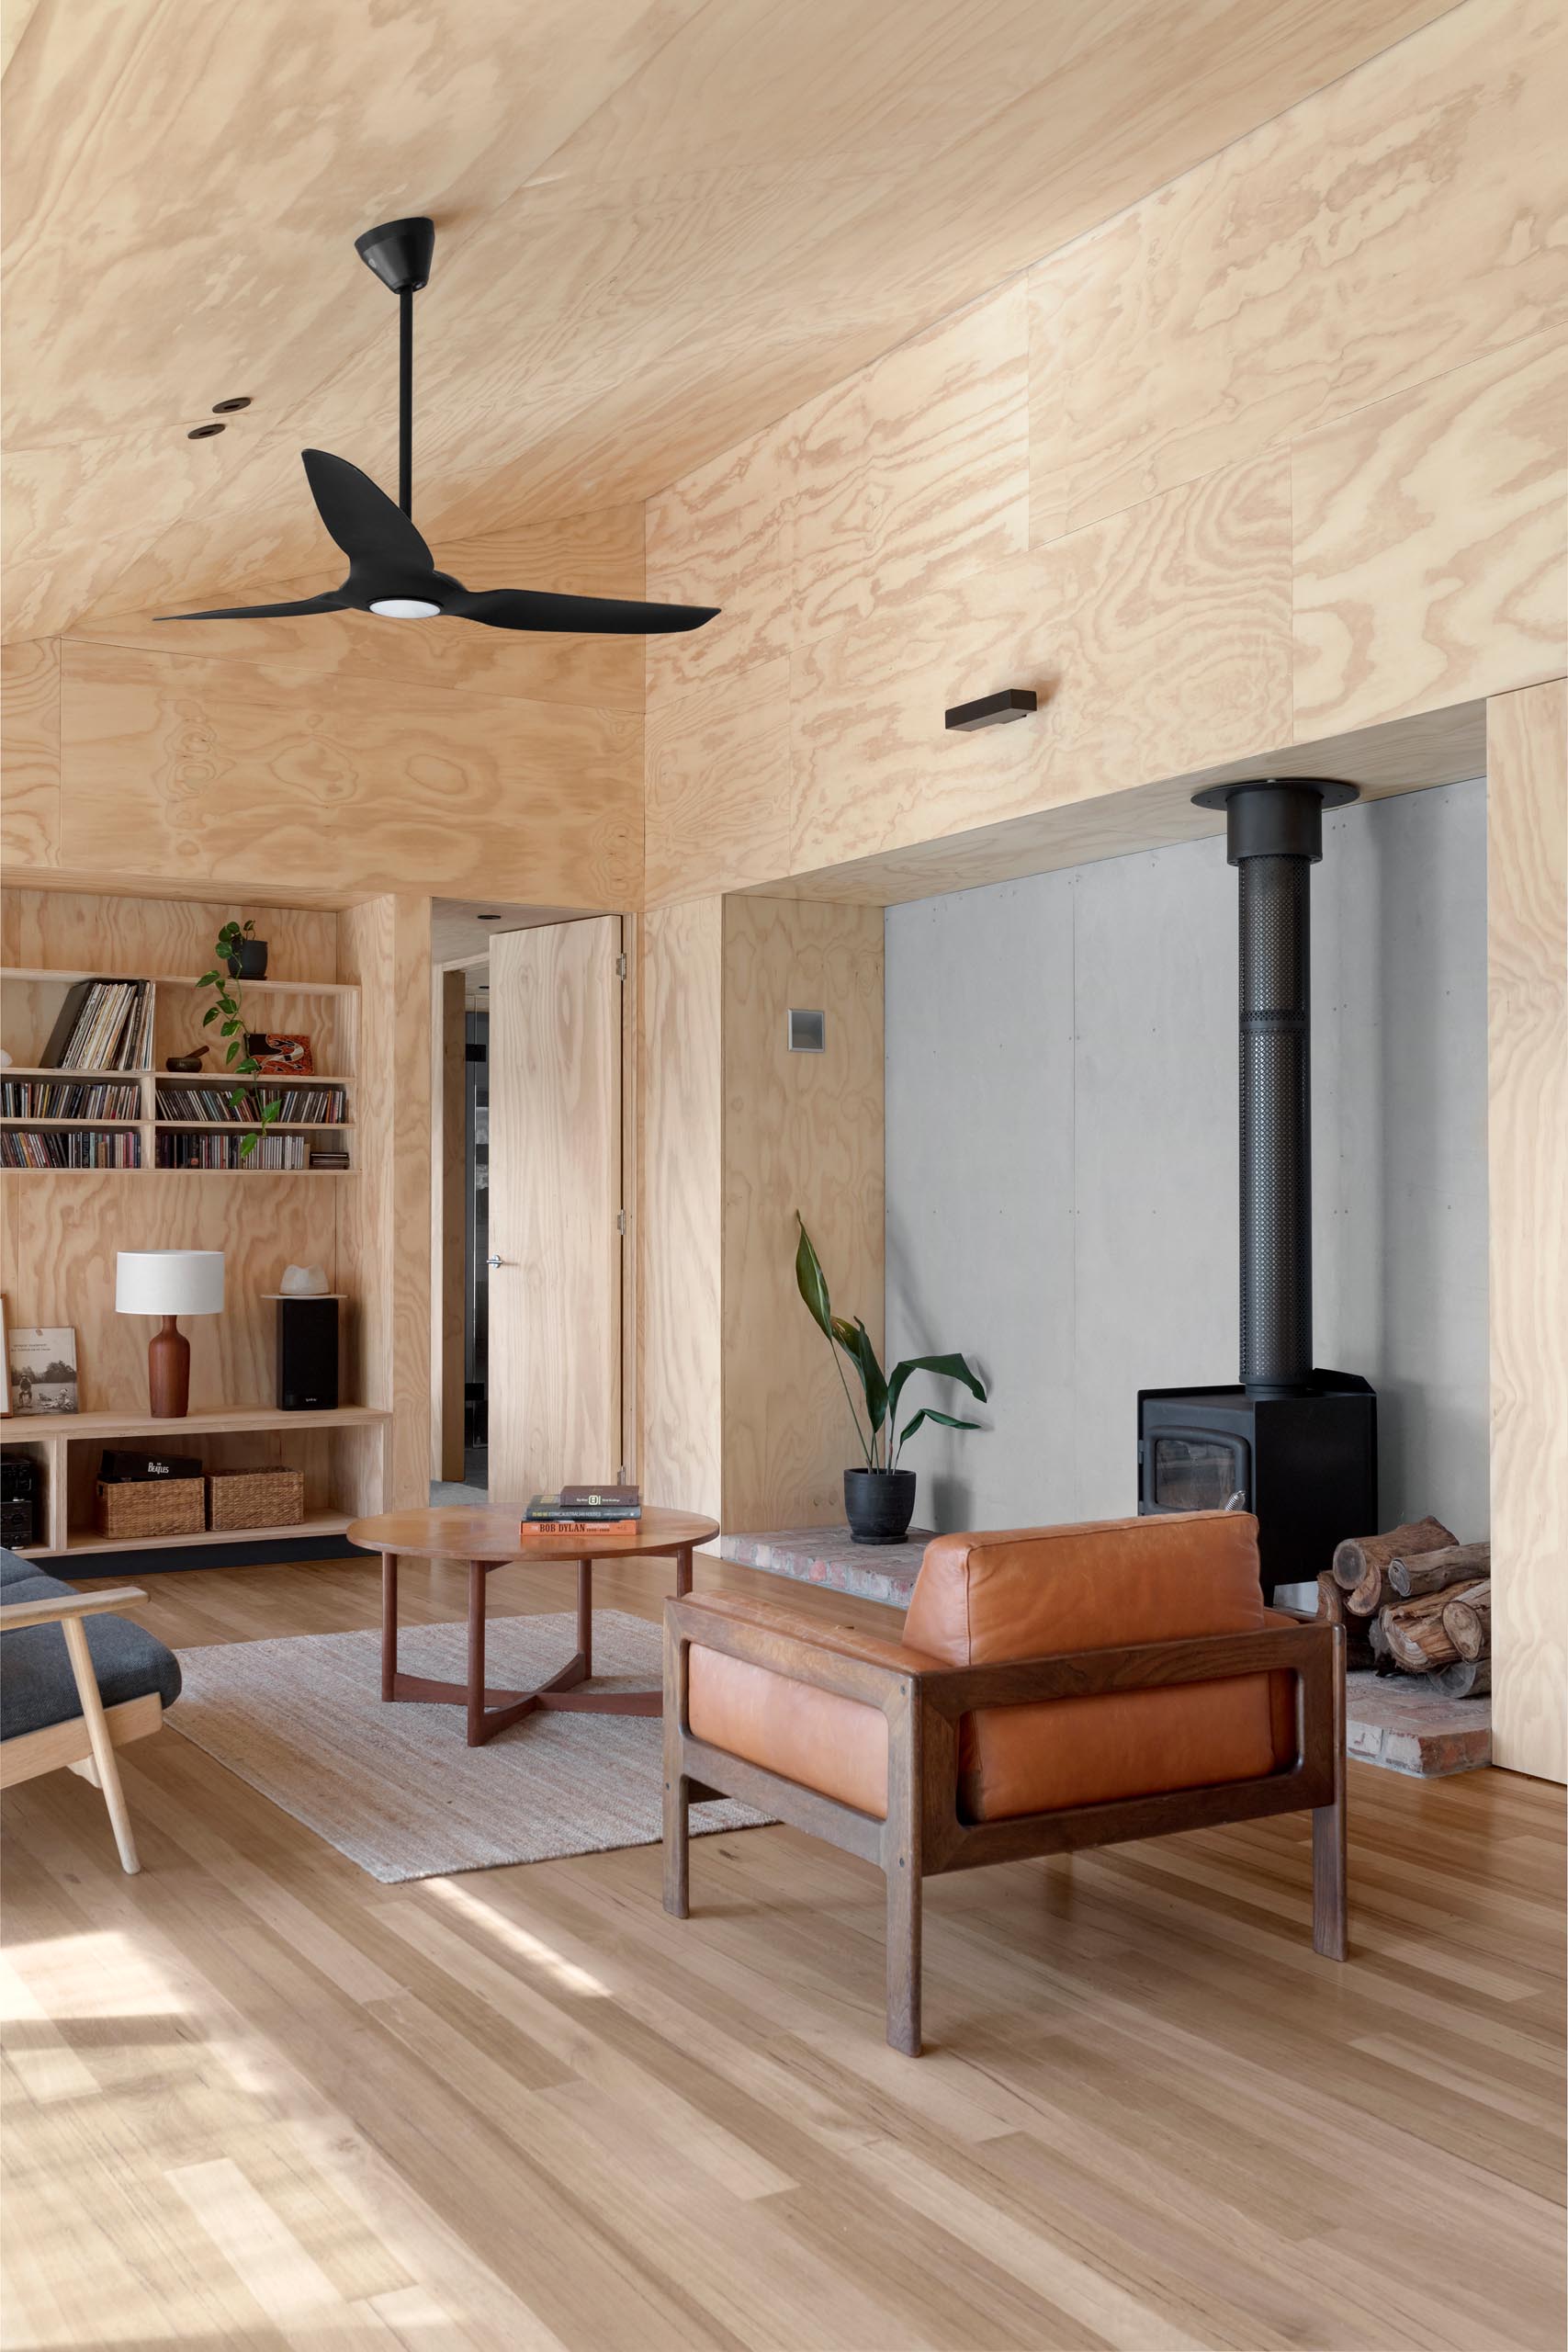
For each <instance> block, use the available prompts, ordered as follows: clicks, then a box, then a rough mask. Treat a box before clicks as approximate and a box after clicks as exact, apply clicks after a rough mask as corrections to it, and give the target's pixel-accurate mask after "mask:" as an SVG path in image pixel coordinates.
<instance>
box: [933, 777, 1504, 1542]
mask: <svg viewBox="0 0 1568 2352" xmlns="http://www.w3.org/2000/svg"><path fill="white" fill-rule="evenodd" d="M1485 820H1486V809H1485V786H1484V784H1483V783H1480V782H1477V783H1472V784H1461V785H1453V786H1446V787H1443V788H1440V789H1437V790H1433V791H1428V792H1416V793H1410V794H1407V795H1405V796H1403V797H1399V798H1396V799H1386V800H1381V801H1376V802H1372V803H1370V804H1368V805H1367V806H1365V807H1359V808H1354V809H1348V810H1346V811H1344V812H1342V813H1340V814H1338V815H1337V816H1333V817H1331V818H1329V819H1328V820H1327V822H1326V824H1325V854H1324V861H1323V864H1322V865H1320V866H1318V867H1317V868H1316V869H1315V870H1314V878H1313V919H1314V936H1313V946H1314V983H1313V998H1314V1016H1315V1034H1314V1088H1313V1107H1314V1174H1315V1192H1314V1250H1315V1305H1316V1356H1317V1361H1318V1363H1321V1364H1331V1365H1334V1366H1337V1368H1339V1369H1341V1370H1345V1371H1354V1372H1359V1373H1362V1374H1366V1375H1367V1376H1368V1377H1369V1378H1370V1379H1371V1381H1372V1382H1373V1383H1374V1385H1376V1387H1377V1389H1378V1393H1379V1405H1378V1410H1379V1422H1380V1433H1381V1440H1382V1449H1381V1450H1382V1464H1381V1475H1382V1521H1383V1523H1384V1524H1385V1525H1387V1524H1391V1523H1393V1521H1395V1520H1397V1519H1398V1518H1400V1517H1402V1516H1404V1515H1405V1514H1406V1513H1419V1512H1421V1511H1426V1510H1432V1511H1436V1512H1438V1514H1439V1515H1440V1516H1441V1517H1443V1518H1445V1519H1446V1520H1447V1521H1448V1522H1449V1524H1450V1526H1451V1527H1453V1528H1454V1529H1455V1530H1456V1531H1457V1532H1459V1533H1460V1534H1461V1535H1462V1536H1466V1537H1471V1536H1476V1535H1480V1534H1483V1533H1484V1532H1485V1531H1486V1528H1487V1524H1488V1512H1487V1329H1486V1060H1485V1039H1486V935H1485V920H1486V888H1485ZM886 989H887V1005H886V1055H887V1102H886V1148H887V1338H888V1346H889V1350H890V1351H891V1354H892V1356H893V1357H894V1358H897V1356H899V1355H904V1354H910V1353H914V1352H917V1351H918V1352H922V1353H923V1352H926V1351H932V1350H935V1349H939V1348H940V1349H947V1348H961V1349H963V1350H964V1351H966V1352H968V1353H970V1354H971V1355H972V1356H973V1357H974V1358H975V1360H976V1363H978V1364H979V1365H980V1366H981V1367H982V1368H983V1370H984V1372H985V1374H987V1379H988V1381H989V1383H990V1385H991V1387H992V1402H991V1404H990V1406H989V1407H988V1408H986V1410H985V1411H984V1413H983V1416H982V1418H984V1419H986V1420H987V1422H989V1423H990V1425H991V1426H990V1429H989V1431H988V1433H987V1434H984V1435H982V1434H978V1433H976V1434H975V1435H973V1436H959V1435H956V1434H952V1435H950V1434H949V1433H948V1432H947V1431H944V1430H937V1431H932V1430H930V1429H929V1428H928V1429H927V1430H922V1431H921V1432H920V1434H919V1437H918V1438H917V1439H916V1440H915V1441H914V1443H913V1445H912V1447H911V1450H910V1454H909V1457H908V1461H909V1464H910V1466H912V1467H915V1468H917V1469H919V1471H920V1472H921V1474H922V1477H921V1491H920V1498H919V1507H918V1510H917V1517H918V1519H919V1521H920V1522H921V1523H923V1524H926V1525H935V1526H937V1527H955V1526H964V1525H982V1526H983V1525H990V1526H998V1525H1000V1526H1006V1525H1020V1524H1027V1523H1030V1522H1032V1521H1054V1520H1068V1519H1078V1518H1099V1517H1103V1516H1109V1515H1112V1514H1117V1513H1121V1512H1124V1511H1130V1510H1134V1508H1135V1505H1136V1476H1135V1460H1134V1442H1135V1435H1136V1403H1135V1397H1136V1391H1137V1390H1138V1388H1139V1387H1141V1386H1157V1385H1168V1384H1172V1383H1177V1382H1187V1381H1194V1382H1197V1381H1229V1380H1234V1379H1235V1368H1236V1260H1235V1250H1236V1169H1235V1154H1236V1143H1235V1122H1236V1111H1235V1087H1236V1046H1235V875H1234V873H1233V872H1232V871H1231V870H1230V868H1229V867H1227V865H1226V864H1225V861H1224V844H1223V842H1218V841H1213V842H1197V843H1191V844H1186V845H1183V846H1180V847H1178V848H1172V849H1166V850H1160V851H1157V852H1156V853H1154V854H1149V855H1145V856H1136V857H1125V858H1116V859H1111V860H1107V861H1104V862H1102V863H1100V864H1097V865H1086V866H1080V867H1077V868H1076V869H1073V870H1071V871H1068V872H1064V873H1057V874H1048V875H1040V876H1035V877H1033V878H1032V879H1030V880H1027V881H1023V882H1010V883H1002V884H998V885H996V886H995V887H993V888H988V889H981V890H971V891H964V892H961V893H957V894H955V895H953V896H952V897H949V898H942V899H923V900H920V901H919V902H917V903H916V904H913V905H909V906H900V907H893V908H890V909H889V910H888V912H887V919H886ZM917 1385H918V1386H919V1395H920V1397H922V1398H923V1397H925V1396H926V1394H927V1393H928V1389H927V1385H925V1384H917ZM911 1393H914V1392H913V1391H911ZM943 1401H944V1402H950V1401H953V1400H951V1399H944V1400H943Z"/></svg>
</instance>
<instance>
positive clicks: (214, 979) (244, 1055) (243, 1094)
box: [197, 922, 283, 1159]
mask: <svg viewBox="0 0 1568 2352" xmlns="http://www.w3.org/2000/svg"><path fill="white" fill-rule="evenodd" d="M254 930H255V925H254V922H243V923H242V922H226V923H225V924H224V926H223V928H222V930H221V931H220V933H219V934H218V940H217V944H216V945H215V946H214V948H213V951H212V952H213V954H214V956H216V957H217V959H218V960H217V962H216V964H215V965H214V967H213V968H212V970H211V971H210V972H203V974H202V976H201V978H200V979H199V980H198V981H197V987H198V988H204V989H207V988H209V989H212V990H213V993H214V995H215V997H216V1000H217V1001H216V1002H215V1003H213V1004H211V1005H209V1008H208V1010H207V1011H206V1012H204V1013H203V1014H202V1016H201V1025H202V1027H203V1028H204V1029H206V1028H210V1026H211V1024H212V1023H213V1022H215V1021H216V1022H219V1023H220V1024H221V1025H220V1029H219V1032H218V1034H219V1035H220V1037H225V1038H227V1039H228V1044H227V1045H226V1046H225V1047H224V1052H223V1063H224V1068H225V1069H228V1070H230V1071H231V1073H232V1074H233V1076H234V1077H235V1078H259V1077H260V1075H261V1064H260V1062H258V1061H257V1059H256V1057H255V1056H254V1054H253V1053H252V1052H251V1050H250V1048H249V1046H247V1045H246V1043H245V1034H246V1033H245V1010H244V1000H243V997H242V995H241V993H240V982H239V980H238V978H235V977H234V975H233V972H232V970H231V966H232V965H233V964H235V963H237V962H238V960H239V952H240V947H241V945H242V944H243V942H244V941H245V940H247V939H249V938H250V937H251V936H252V934H253V933H254ZM229 1100H230V1103H231V1104H232V1106H233V1108H234V1110H235V1111H236V1112H237V1113H238V1114H239V1115H240V1116H241V1117H242V1118H249V1117H250V1116H251V1101H252V1090H251V1089H250V1088H248V1087H243V1086H236V1087H231V1089H230V1092H229ZM254 1100H255V1104H256V1110H255V1119H256V1125H254V1127H253V1128H252V1129H251V1132H250V1133H249V1134H248V1135H243V1136H241V1137H240V1157H241V1159H250V1157H251V1155H252V1153H253V1152H254V1150H255V1148H256V1145H257V1143H258V1142H259V1141H260V1139H261V1133H262V1130H263V1129H264V1128H265V1127H270V1126H271V1125H273V1124H274V1122H275V1121H276V1118H277V1117H278V1114H279V1113H280V1112H281V1111H282V1109H283V1097H282V1095H281V1094H280V1093H278V1092H277V1091H276V1089H275V1090H274V1091H273V1092H271V1093H270V1094H262V1093H257V1094H256V1095H255V1097H254Z"/></svg>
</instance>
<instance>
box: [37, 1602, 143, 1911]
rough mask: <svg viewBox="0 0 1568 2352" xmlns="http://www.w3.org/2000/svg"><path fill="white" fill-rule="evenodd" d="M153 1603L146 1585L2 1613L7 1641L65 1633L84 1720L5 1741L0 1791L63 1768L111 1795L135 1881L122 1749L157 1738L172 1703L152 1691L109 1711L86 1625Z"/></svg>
mask: <svg viewBox="0 0 1568 2352" xmlns="http://www.w3.org/2000/svg"><path fill="white" fill-rule="evenodd" d="M146 1598H147V1595H146V1594H145V1593H144V1592H143V1591H142V1590H141V1587H140V1586H139V1585H125V1586H122V1587H121V1588H120V1589H119V1590H118V1591H116V1592H73V1593H54V1594H50V1595H49V1596H48V1597H47V1598H45V1599H43V1600H14V1601H10V1602H7V1603H6V1604H4V1605H0V1635H4V1634H16V1633H19V1632H20V1631H21V1629H22V1627H23V1626H24V1625H58V1626H59V1627H60V1629H61V1631H62V1633H63V1634H64V1636H65V1649H66V1655H67V1656H68V1657H69V1658H70V1660H71V1671H72V1674H73V1677H74V1678H75V1683H76V1696H77V1699H78V1701H79V1702H80V1703H81V1708H82V1712H81V1713H80V1714H79V1715H66V1716H64V1717H63V1718H62V1721H61V1722H59V1723H57V1724H42V1725H40V1727H39V1729H38V1730H37V1731H24V1732H18V1733H17V1736H16V1737H15V1738H14V1739H0V1789H8V1788H11V1787H13V1786H14V1785H15V1784H16V1783H17V1781H31V1780H33V1779H36V1777H37V1775H38V1774H39V1772H56V1771H59V1770H61V1769H62V1767H63V1768H64V1769H65V1770H68V1771H72V1772H79V1773H80V1774H81V1775H82V1778H83V1779H84V1780H86V1781H91V1782H92V1784H93V1786H94V1787H95V1788H97V1789H101V1790H102V1791H103V1795H104V1803H105V1804H106V1805H107V1808H108V1816H109V1826H110V1827H111V1828H112V1829H113V1831H114V1842H115V1844H116V1846H117V1847H118V1849H119V1859H120V1861H121V1864H122V1865H123V1867H124V1868H125V1870H126V1871H129V1872H130V1873H131V1874H132V1875H134V1874H135V1872H136V1871H139V1870H140V1869H141V1861H140V1860H139V1859H138V1857H137V1852H136V1840H135V1838H133V1837H132V1836H131V1831H130V1812H129V1811H128V1809H127V1806H126V1802H125V1792H124V1790H123V1789H122V1788H121V1787H120V1784H119V1766H118V1763H117V1762H116V1760H115V1749H116V1748H117V1747H125V1746H126V1745H127V1744H128V1742H130V1740H133V1739H142V1738H144V1737H145V1736H147V1734H148V1733H149V1732H154V1731H156V1730H157V1728H158V1726H159V1724H161V1723H162V1722H163V1720H164V1702H163V1701H162V1699H160V1698H159V1696H158V1693H157V1692H156V1691H147V1692H145V1693H144V1694H143V1696H142V1697H141V1698H139V1699H124V1700H122V1701H121V1702H120V1703H119V1704H118V1706H116V1707H107V1708H106V1706H105V1705H104V1702H103V1694H102V1692H101V1691H99V1689H98V1678H97V1675H96V1673H95V1672H94V1669H93V1654H92V1652H91V1650H90V1649H89V1648H88V1646H87V1629H86V1627H85V1625H84V1624H83V1623H82V1620H83V1618H84V1617H96V1616H101V1615H104V1614H106V1613H107V1612H109V1611H114V1610H117V1609H123V1608H124V1607H125V1606H126V1605H127V1603H128V1602H130V1601H132V1600H146Z"/></svg>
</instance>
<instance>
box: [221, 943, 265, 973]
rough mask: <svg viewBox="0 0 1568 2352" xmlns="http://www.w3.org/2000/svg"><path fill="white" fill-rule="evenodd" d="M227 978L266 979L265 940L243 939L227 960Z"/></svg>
mask: <svg viewBox="0 0 1568 2352" xmlns="http://www.w3.org/2000/svg"><path fill="white" fill-rule="evenodd" d="M229 977H230V978H231V979H233V980H265V978H266V942H265V939H243V940H242V941H241V942H240V944H239V946H238V947H237V948H236V949H235V950H234V953H233V954H232V956H230V958H229Z"/></svg>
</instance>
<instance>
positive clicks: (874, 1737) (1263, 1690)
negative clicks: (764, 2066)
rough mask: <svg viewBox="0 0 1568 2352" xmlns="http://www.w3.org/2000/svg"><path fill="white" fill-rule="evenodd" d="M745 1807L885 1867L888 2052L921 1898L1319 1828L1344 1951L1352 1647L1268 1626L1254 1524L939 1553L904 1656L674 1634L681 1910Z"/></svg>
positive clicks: (1209, 1520)
mask: <svg viewBox="0 0 1568 2352" xmlns="http://www.w3.org/2000/svg"><path fill="white" fill-rule="evenodd" d="M717 1795H723V1796H733V1797H739V1798H741V1799H742V1800H744V1801H745V1802H747V1803H749V1804H755V1805H758V1806H760V1807H761V1808H763V1809H764V1810H765V1811H767V1812H769V1813H773V1814H776V1815H779V1817H780V1818H781V1819H782V1820H784V1821H787V1822H789V1823H790V1824H792V1825H793V1826H795V1828H798V1829H806V1830H809V1831H811V1832H813V1833H814V1834H815V1835H816V1836H818V1837H821V1838H827V1839H829V1842H830V1843H831V1844H833V1845H835V1846H841V1847H843V1848H845V1849H847V1850H848V1851H849V1852H851V1853H854V1854H860V1855H862V1856H863V1857H864V1858H865V1860H868V1861H874V1862H876V1863H878V1864H879V1865H880V1867H881V1869H882V1870H883V1871H884V1873H885V1874H886V1881H887V2039H888V2041H890V2042H891V2043H892V2044H893V2046H894V2048H895V2049H897V2050H902V2051H906V2052H908V2053H909V2054H910V2055H912V2056H913V2055H917V2054H918V2053H919V2047H920V1888H921V1881H922V1879H924V1878H927V1877H931V1876H934V1875H936V1874H937V1873H938V1872H941V1871H952V1870H966V1869H969V1868H971V1867H973V1866H974V1865H975V1864H976V1863H980V1862H993V1861H1010V1860H1019V1859H1021V1858H1022V1857H1025V1856H1029V1855H1036V1854H1050V1853H1057V1852H1061V1851H1063V1850H1071V1849H1073V1848H1075V1847H1078V1846H1099V1845H1108V1844H1112V1843H1115V1842H1116V1841H1118V1840H1121V1839H1123V1838H1151V1837H1156V1836H1158V1835H1160V1834H1161V1833H1162V1832H1165V1831H1168V1830H1177V1829H1193V1828H1200V1827H1203V1826H1208V1825H1210V1824H1212V1823H1215V1822H1222V1821H1242V1820H1248V1819H1252V1818H1255V1817H1256V1816H1258V1815H1263V1814H1273V1813H1288V1812H1293V1811H1296V1810H1297V1809H1300V1808H1306V1809H1310V1810H1311V1812H1312V1815H1313V1943H1314V1949H1315V1950H1316V1951H1319V1952H1321V1953H1323V1954H1325V1956H1326V1957H1327V1958H1330V1959H1334V1960H1343V1959H1344V1957H1345V1951H1346V1896H1345V1652H1344V1634H1343V1631H1342V1629H1341V1627H1340V1626H1339V1625H1337V1624H1335V1623H1327V1622H1324V1623H1314V1622H1312V1621H1310V1620H1306V1619H1302V1618H1297V1617H1294V1616H1292V1615H1291V1614H1289V1613H1288V1612H1285V1611H1277V1610H1270V1609H1266V1608H1265V1607H1264V1604H1263V1595H1262V1589H1261V1586H1260V1584H1259V1581H1258V1522H1257V1521H1256V1520H1254V1519H1252V1518H1251V1517H1249V1516H1247V1514H1245V1513H1241V1512H1224V1511H1194V1512H1190V1513H1185V1514H1182V1515H1180V1516H1171V1517H1164V1518H1156V1519H1129V1520H1109V1521H1098V1522H1093V1523H1089V1524H1086V1525H1084V1526H1079V1527H1041V1528H1025V1529H1021V1530H1016V1531H1012V1532H1000V1533H994V1534H993V1533H987V1534H973V1535H943V1536H938V1537H937V1538H936V1540H935V1541H934V1542H933V1543H931V1544H928V1545H927V1547H926V1554H925V1558H924V1561H923V1562H922V1564H921V1567H920V1573H919V1578H918V1579H917V1582H916V1585H915V1591H914V1596H913V1598H912V1600H911V1601H910V1603H909V1611H908V1617H907V1618H906V1620H905V1623H904V1636H903V1639H902V1641H900V1642H891V1641H881V1640H878V1639H877V1638H875V1636H874V1635H870V1634H858V1633H855V1632H854V1631H852V1629H850V1628H847V1627H837V1628H830V1629H825V1628H824V1627H823V1626H822V1625H821V1624H820V1623H818V1621H816V1620H815V1619H811V1618H807V1617H803V1616H801V1615H800V1614H799V1613H798V1612H795V1611H790V1610H788V1609H784V1608H778V1607H775V1606H774V1605H773V1603H771V1602H767V1601H755V1600H719V1599H717V1598H703V1597H700V1596H697V1595H692V1596H690V1597H688V1598H687V1599H684V1600H671V1601H667V1602H666V1604H665V1612H664V1904H665V1908H666V1909H667V1910H669V1911H671V1912H672V1913H673V1914H674V1915H675V1917H677V1918H682V1919H683V1918H685V1917H686V1916H687V1909H688V1886H689V1838H688V1821H687V1808H688V1805H689V1804H691V1803H692V1802H693V1801H694V1800H696V1801H698V1802H701V1801H702V1800H703V1799H704V1798H705V1797H709V1796H717Z"/></svg>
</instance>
